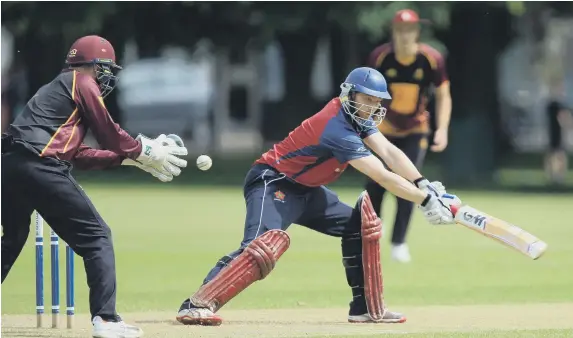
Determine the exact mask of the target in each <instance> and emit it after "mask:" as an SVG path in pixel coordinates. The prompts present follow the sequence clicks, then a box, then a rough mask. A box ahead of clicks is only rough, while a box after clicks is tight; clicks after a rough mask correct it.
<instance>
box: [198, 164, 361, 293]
mask: <svg viewBox="0 0 573 338" xmlns="http://www.w3.org/2000/svg"><path fill="white" fill-rule="evenodd" d="M243 192H244V197H245V202H246V204H247V215H246V219H245V232H244V235H243V240H242V241H241V244H240V247H239V249H238V250H236V251H233V252H231V253H230V254H228V255H226V256H224V257H223V258H221V259H220V260H219V262H218V263H217V264H216V265H215V267H214V268H213V269H212V270H211V271H210V272H209V273H208V275H207V277H206V278H205V280H204V283H207V282H208V281H210V280H211V279H213V278H214V277H215V276H216V275H217V273H219V271H220V270H221V269H222V268H223V267H225V266H226V265H227V264H228V263H229V262H230V261H231V260H233V259H234V258H235V257H237V256H238V255H239V254H240V253H241V252H242V251H243V249H244V248H245V247H246V246H247V245H248V244H249V243H250V242H251V241H252V240H254V239H255V238H257V237H259V236H260V235H262V234H263V233H265V232H266V231H268V230H272V229H280V230H286V229H287V228H288V227H289V226H290V225H291V224H293V223H294V224H299V225H302V226H304V227H307V228H309V229H312V230H315V231H318V232H320V233H323V234H326V235H330V236H335V237H343V236H351V235H355V234H357V233H360V228H359V224H360V223H359V222H350V219H351V217H352V212H353V208H352V207H350V206H349V205H347V204H345V203H343V202H341V201H340V200H339V199H338V196H337V195H336V194H335V193H334V192H333V191H332V190H330V189H328V188H326V187H324V186H321V187H307V186H303V185H301V184H298V183H296V182H293V181H292V180H290V179H288V178H287V177H285V175H284V174H280V173H278V172H277V171H275V170H274V169H273V168H272V167H270V166H267V165H255V166H253V167H252V168H251V170H250V171H249V172H248V174H247V176H246V178H245V184H244V189H243ZM351 225H354V226H351ZM356 225H358V228H357V227H356Z"/></svg>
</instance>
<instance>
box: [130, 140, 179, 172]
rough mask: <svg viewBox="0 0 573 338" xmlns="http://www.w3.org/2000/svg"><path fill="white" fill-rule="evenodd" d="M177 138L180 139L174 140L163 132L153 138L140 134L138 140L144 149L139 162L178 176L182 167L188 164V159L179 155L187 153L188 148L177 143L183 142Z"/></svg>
mask: <svg viewBox="0 0 573 338" xmlns="http://www.w3.org/2000/svg"><path fill="white" fill-rule="evenodd" d="M175 136H176V135H175ZM177 138H178V140H174V139H173V138H167V136H165V135H164V134H161V135H159V137H157V138H156V139H154V140H152V139H150V138H147V137H146V136H144V135H141V134H140V135H138V136H137V138H136V140H138V141H139V142H141V149H142V150H141V154H140V155H139V157H138V158H137V162H139V163H141V164H143V165H144V166H147V167H152V168H155V169H157V170H160V171H161V170H167V171H168V172H169V173H171V174H172V175H173V176H178V175H179V174H180V173H181V169H180V168H185V167H186V166H187V161H186V160H184V159H182V158H179V157H177V156H185V155H187V148H185V146H179V145H178V144H177V143H178V142H180V143H181V144H182V143H183V142H182V141H181V139H180V138H179V137H177Z"/></svg>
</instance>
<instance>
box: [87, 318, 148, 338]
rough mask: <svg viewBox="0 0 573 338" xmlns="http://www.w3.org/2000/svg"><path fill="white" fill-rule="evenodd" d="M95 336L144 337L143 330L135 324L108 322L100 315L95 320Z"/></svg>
mask: <svg viewBox="0 0 573 338" xmlns="http://www.w3.org/2000/svg"><path fill="white" fill-rule="evenodd" d="M92 323H93V334H92V337H93V338H139V337H143V331H142V330H141V329H140V328H138V327H136V326H133V325H129V324H126V323H125V322H124V321H121V322H106V321H105V320H103V319H102V318H101V317H100V316H96V317H95V318H94V319H93V321H92Z"/></svg>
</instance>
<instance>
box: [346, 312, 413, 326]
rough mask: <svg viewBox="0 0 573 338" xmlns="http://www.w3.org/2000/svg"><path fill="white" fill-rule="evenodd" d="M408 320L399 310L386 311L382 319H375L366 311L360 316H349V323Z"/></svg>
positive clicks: (402, 321) (401, 321) (400, 321)
mask: <svg viewBox="0 0 573 338" xmlns="http://www.w3.org/2000/svg"><path fill="white" fill-rule="evenodd" d="M405 321H406V316H404V315H403V314H401V313H398V312H392V311H389V310H385V311H384V315H383V316H382V319H380V320H374V319H372V317H370V315H369V314H367V313H365V314H363V315H358V316H348V322H349V323H384V324H392V323H404V322H405Z"/></svg>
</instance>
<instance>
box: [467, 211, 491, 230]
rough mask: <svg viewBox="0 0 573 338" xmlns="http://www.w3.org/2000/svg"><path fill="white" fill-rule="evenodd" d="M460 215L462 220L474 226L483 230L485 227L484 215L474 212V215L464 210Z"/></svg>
mask: <svg viewBox="0 0 573 338" xmlns="http://www.w3.org/2000/svg"><path fill="white" fill-rule="evenodd" d="M462 217H463V218H464V221H466V222H468V223H471V224H472V225H475V226H476V227H478V228H480V229H482V230H484V229H485V224H486V217H485V216H482V215H479V214H476V215H472V214H470V213H469V212H467V211H466V212H464V213H463V214H462Z"/></svg>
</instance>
